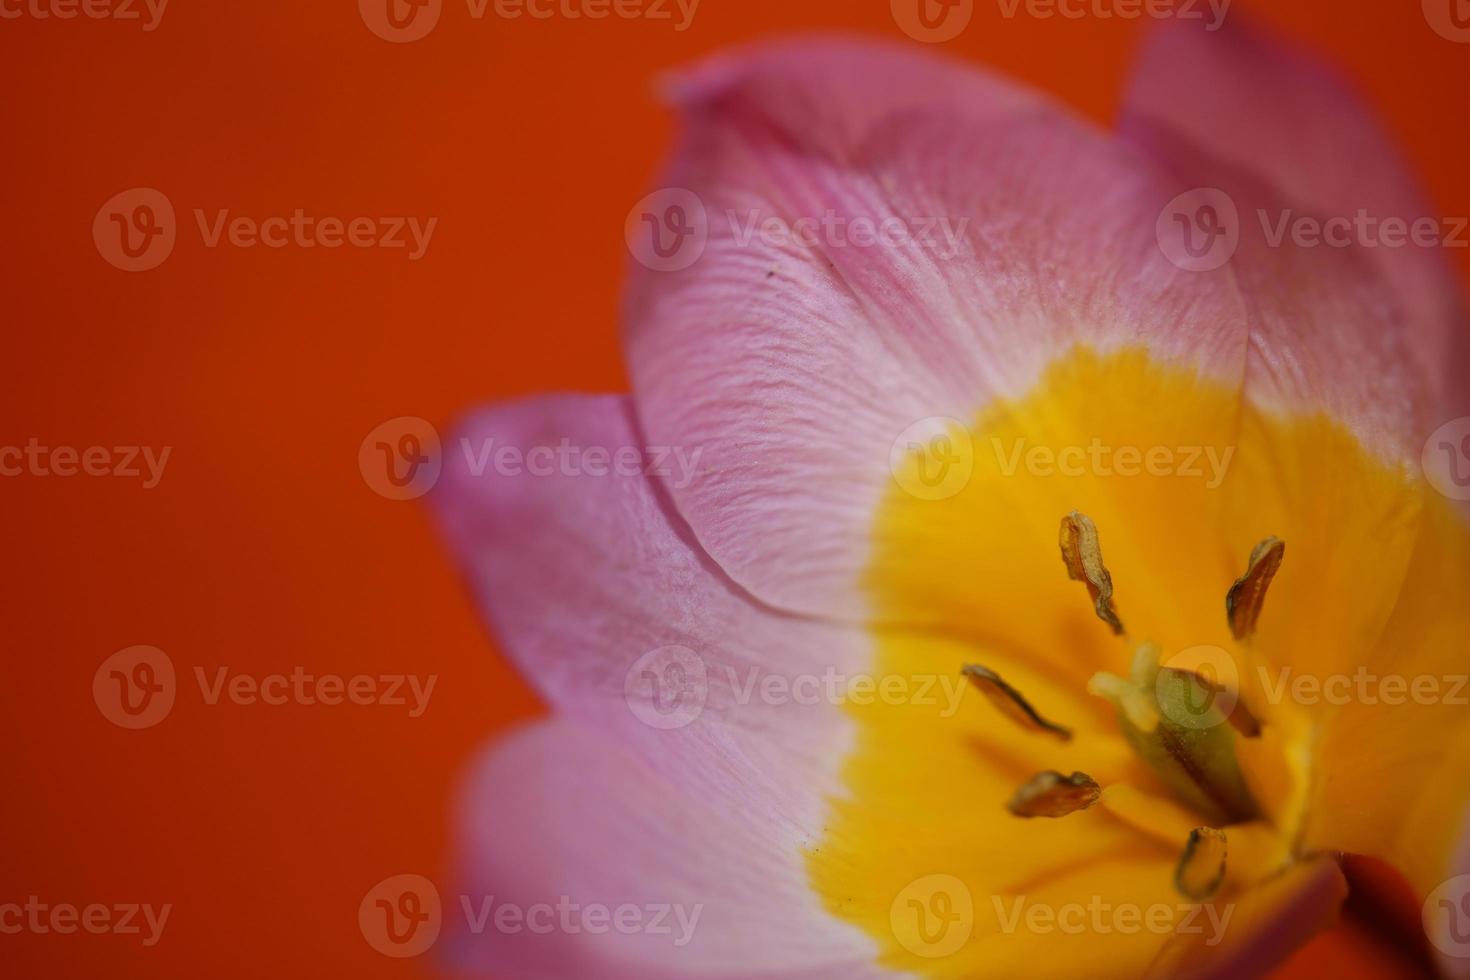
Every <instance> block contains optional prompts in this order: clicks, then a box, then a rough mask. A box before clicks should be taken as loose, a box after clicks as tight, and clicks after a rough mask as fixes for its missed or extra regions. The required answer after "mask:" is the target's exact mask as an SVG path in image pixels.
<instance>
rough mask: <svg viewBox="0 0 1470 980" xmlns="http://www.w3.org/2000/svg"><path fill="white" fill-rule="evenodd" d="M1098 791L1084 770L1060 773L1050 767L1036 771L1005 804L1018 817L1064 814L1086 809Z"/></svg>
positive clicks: (1063, 815) (1095, 782)
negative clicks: (1042, 770) (1070, 773)
mask: <svg viewBox="0 0 1470 980" xmlns="http://www.w3.org/2000/svg"><path fill="white" fill-rule="evenodd" d="M1101 795H1102V787H1100V786H1098V784H1097V781H1096V780H1094V779H1093V778H1092V777H1091V776H1089V775H1087V773H1085V772H1074V773H1072V775H1070V776H1063V775H1062V774H1061V773H1059V772H1056V771H1054V770H1047V771H1046V772H1039V773H1037V774H1036V775H1035V776H1032V777H1031V779H1030V781H1029V782H1027V783H1026V785H1024V786H1022V787H1021V788H1020V789H1018V790H1016V795H1015V796H1013V797H1012V798H1011V802H1009V803H1007V804H1006V809H1007V810H1010V811H1011V812H1012V813H1014V814H1015V815H1016V816H1018V817H1025V818H1027V819H1028V820H1029V819H1031V818H1032V817H1065V816H1066V815H1067V814H1069V813H1076V812H1077V811H1078V810H1086V809H1087V808H1088V807H1090V806H1092V805H1093V804H1094V803H1096V802H1097V800H1098V797H1099V796H1101Z"/></svg>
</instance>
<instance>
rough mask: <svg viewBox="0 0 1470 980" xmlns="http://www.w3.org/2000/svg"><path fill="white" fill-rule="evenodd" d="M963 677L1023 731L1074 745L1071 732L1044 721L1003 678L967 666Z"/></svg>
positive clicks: (972, 665)
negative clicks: (1042, 733) (1054, 737)
mask: <svg viewBox="0 0 1470 980" xmlns="http://www.w3.org/2000/svg"><path fill="white" fill-rule="evenodd" d="M960 673H961V674H963V675H964V676H966V677H968V678H969V679H970V682H971V683H972V684H974V685H975V686H976V687H978V688H979V689H980V690H981V691H982V692H983V693H984V694H985V696H986V697H987V698H989V699H990V703H991V704H993V705H995V706H996V707H997V708H999V709H1000V710H1001V713H1002V714H1004V715H1005V716H1006V717H1008V718H1010V719H1011V720H1012V721H1014V722H1015V723H1016V724H1018V725H1020V726H1021V727H1022V728H1025V729H1027V730H1029V731H1033V732H1046V733H1047V734H1049V735H1055V736H1056V737H1057V738H1059V739H1061V740H1062V741H1063V742H1068V741H1071V739H1072V730H1071V729H1070V728H1066V727H1064V726H1062V725H1058V724H1056V723H1055V722H1051V721H1047V720H1046V719H1045V718H1043V717H1042V716H1041V712H1039V711H1037V710H1036V709H1035V708H1033V707H1032V706H1031V702H1030V701H1027V700H1026V699H1025V698H1024V697H1022V696H1021V692H1020V691H1018V690H1016V689H1015V688H1014V687H1011V685H1009V684H1007V683H1006V682H1005V681H1003V680H1001V678H1000V675H999V674H997V673H996V672H995V671H993V670H991V669H990V668H989V667H981V666H979V665H978V664H967V665H966V666H965V667H964V669H962V670H961V671H960Z"/></svg>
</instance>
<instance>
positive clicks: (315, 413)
mask: <svg viewBox="0 0 1470 980" xmlns="http://www.w3.org/2000/svg"><path fill="white" fill-rule="evenodd" d="M5 2H6V4H14V3H15V2H16V0H5ZM978 6H979V7H980V8H981V9H980V10H979V11H978V12H977V15H976V19H975V21H974V23H973V24H972V25H971V26H970V28H969V29H968V30H967V31H966V32H965V34H964V35H962V36H961V37H960V38H959V39H958V40H957V41H955V42H953V43H951V44H948V45H945V47H947V48H949V49H950V50H951V51H954V52H958V53H961V54H963V55H964V56H966V57H970V58H974V59H977V60H984V61H987V62H990V63H992V64H994V65H997V66H999V67H1000V68H1001V69H1003V70H1005V71H1007V72H1009V73H1011V74H1014V75H1016V76H1019V77H1022V78H1024V79H1027V80H1029V81H1031V82H1032V83H1034V84H1036V85H1039V86H1041V87H1043V88H1046V89H1049V90H1051V91H1053V92H1055V93H1057V94H1058V95H1060V96H1061V97H1063V98H1064V99H1066V100H1068V101H1070V102H1072V103H1074V104H1076V105H1078V106H1080V107H1082V109H1083V110H1084V111H1085V112H1086V113H1088V114H1090V115H1092V116H1095V117H1097V118H1099V119H1103V120H1106V119H1110V118H1112V116H1113V114H1114V112H1115V111H1116V107H1117V102H1118V98H1119V92H1120V87H1121V83H1122V80H1123V78H1124V75H1125V71H1126V69H1127V66H1128V63H1129V59H1130V56H1131V54H1132V52H1133V50H1134V48H1135V46H1136V45H1137V43H1138V41H1139V38H1140V31H1141V29H1142V25H1141V24H1139V23H1137V22H1121V21H1102V20H1096V19H1088V20H1084V21H1081V22H1070V21H1062V20H1050V21H1038V20H1025V19H1019V20H1005V19H1003V18H1002V17H1001V16H1000V14H999V8H998V7H997V6H996V5H995V4H994V3H989V2H986V0H981V2H980V3H979V5H978ZM1241 9H1249V10H1251V11H1254V12H1256V13H1258V14H1259V15H1260V16H1261V18H1262V19H1265V20H1267V21H1270V22H1272V23H1274V24H1276V25H1278V26H1279V27H1280V28H1281V29H1283V30H1285V31H1287V32H1288V33H1290V34H1293V35H1296V36H1299V37H1301V38H1303V39H1306V40H1308V41H1309V42H1310V43H1312V44H1314V45H1315V46H1317V47H1318V48H1320V49H1323V50H1325V51H1327V52H1329V53H1330V54H1331V55H1333V56H1334V57H1336V58H1337V59H1338V60H1339V61H1340V62H1342V63H1344V64H1345V65H1346V66H1347V67H1348V68H1349V69H1350V70H1351V72H1352V73H1353V74H1354V75H1356V76H1357V78H1358V79H1359V80H1360V81H1361V82H1362V83H1363V86H1364V87H1365V89H1366V91H1367V92H1368V94H1369V96H1370V97H1371V99H1372V100H1373V101H1374V102H1375V103H1376V104H1377V105H1378V106H1379V108H1380V109H1381V110H1382V111H1383V112H1384V113H1385V114H1386V116H1387V117H1388V119H1389V122H1390V125H1391V128H1392V129H1393V130H1394V132H1395V133H1396V134H1397V135H1398V136H1399V137H1400V138H1401V139H1402V140H1403V142H1404V144H1405V146H1406V147H1407V149H1408V152H1409V154H1410V157H1411V158H1412V160H1413V161H1414V162H1415V163H1416V164H1417V165H1418V166H1419V167H1420V168H1421V169H1422V171H1423V172H1424V174H1425V175H1426V177H1427V180H1428V183H1429V189H1430V191H1431V192H1432V194H1433V197H1434V199H1435V201H1436V203H1437V206H1438V208H1439V209H1440V211H1441V213H1443V214H1445V215H1467V214H1470V184H1467V182H1466V181H1465V180H1464V178H1463V173H1464V171H1465V167H1466V161H1467V160H1470V130H1467V128H1466V127H1465V125H1464V121H1465V103H1464V99H1465V95H1466V93H1467V92H1470V46H1465V45H1455V44H1451V43H1449V42H1448V41H1445V40H1443V39H1441V38H1440V37H1439V36H1437V35H1436V34H1434V33H1433V32H1432V31H1431V30H1430V29H1429V28H1428V27H1427V26H1426V23H1425V20H1424V19H1423V17H1422V16H1421V14H1420V10H1419V5H1418V3H1414V2H1407V0H1404V2H1398V3H1393V4H1389V3H1383V2H1381V0H1360V2H1357V3H1345V2H1342V0H1282V2H1279V3H1271V4H1268V3H1264V2H1255V3H1251V2H1249V0H1240V2H1239V3H1238V4H1237V9H1236V11H1233V12H1232V15H1234V13H1236V12H1239V10H1241ZM812 28H851V29H860V30H864V31H868V32H876V33H878V34H882V35H887V36H891V37H894V38H896V39H901V35H900V32H899V31H898V30H897V28H896V27H895V26H894V24H893V21H892V20H891V18H890V15H889V9H888V3H887V2H886V0H704V2H703V3H702V4H701V5H700V7H699V10H698V14H697V16H696V18H695V20H694V22H693V26H692V28H691V29H690V30H688V31H687V32H685V33H675V32H674V31H673V29H672V27H671V25H670V24H669V23H667V22H651V21H646V20H634V21H620V20H606V21H596V22H592V21H586V20H582V21H574V20H568V19H565V18H558V19H554V20H551V21H546V22H538V21H530V20H520V21H507V20H498V19H495V18H494V17H493V16H492V17H487V18H486V19H484V20H480V21H475V20H472V19H470V17H469V16H468V14H467V11H466V7H465V5H464V2H463V0H447V2H446V4H445V9H444V14H443V19H442V21H441V22H440V24H439V25H438V27H437V29H436V30H435V31H434V32H433V33H432V34H431V35H430V36H428V37H427V38H425V39H424V40H422V41H419V42H417V43H413V44H405V45H393V44H388V43H386V42H384V41H382V40H380V39H379V38H378V37H376V36H374V35H373V34H372V33H370V32H369V31H368V30H367V29H366V27H365V26H364V24H363V22H362V21H361V20H360V18H359V15H358V11H357V9H356V5H355V3H354V2H353V0H333V2H330V3H324V2H319V0H316V2H301V0H297V2H289V3H288V2H280V0H277V2H262V0H257V2H248V3H247V2H241V0H209V2H207V3H206V2H190V0H173V3H171V4H170V6H169V7H168V9H167V11H166V14H165V16H164V17H163V19H162V21H161V23H160V26H159V28H158V29H157V30H156V31H154V32H151V33H145V32H143V31H142V30H141V28H140V26H139V25H138V23H137V22H132V23H126V22H115V21H89V20H73V21H57V20H50V21H36V20H34V19H21V20H0V76H3V78H4V80H5V83H6V84H5V89H4V91H5V95H4V97H3V98H0V118H3V120H4V127H3V133H4V138H5V140H6V143H7V152H6V154H5V158H6V163H5V167H4V170H5V175H6V176H5V181H4V184H5V198H6V205H5V208H4V211H3V218H4V221H3V227H0V277H3V282H4V287H5V288H4V301H5V313H4V319H5V322H6V327H5V330H4V339H3V365H4V369H5V374H4V377H5V381H4V384H3V386H0V445H22V444H24V443H25V442H26V440H27V439H29V438H30V437H33V436H34V437H37V438H38V439H40V440H41V441H42V442H44V443H48V444H51V445H72V446H79V447H85V446H92V445H102V446H112V445H137V444H142V445H149V446H154V447H162V446H170V447H172V450H173V452H172V457H171V459H170V461H169V465H168V468H167V470H166V472H165V475H164V478H163V480H162V482H161V484H160V485H159V486H158V487H157V488H156V489H153V490H144V489H142V488H141V486H140V485H139V481H137V480H119V479H102V478H72V479H61V478H54V477H53V478H39V477H35V476H23V477H19V478H10V479H0V527H3V536H0V547H3V552H0V554H3V565H0V567H3V575H4V577H5V580H6V581H5V583H4V590H3V595H4V601H3V606H4V610H5V614H4V617H3V622H4V631H5V660H4V663H5V666H6V670H5V671H4V674H3V683H0V733H3V735H4V744H5V749H4V751H3V752H0V842H3V843H0V903H4V902H7V901H24V900H25V898H26V897H27V896H29V895H31V894H36V895H38V896H39V897H41V898H42V899H43V900H46V901H50V902H72V903H76V904H79V905H81V904H86V903H90V902H104V903H117V902H151V903H154V904H155V905H159V904H162V903H172V904H173V905H174V911H173V914H172V917H171V919H170V921H169V923H168V927H167V930H166V932H165V933H164V937H163V941H162V942H161V943H160V944H159V945H158V946H157V947H155V948H152V949H144V948H142V947H141V944H140V943H139V941H138V939H137V937H120V936H111V935H108V936H87V935H75V936H57V935H48V936H35V935H19V936H7V935H0V969H3V972H4V973H5V974H6V975H8V976H27V977H29V976H58V977H76V976H109V977H196V976H203V975H208V976H214V977H259V976H316V975H328V974H330V975H343V976H351V977H412V976H427V975H432V974H433V973H434V972H435V970H436V964H435V962H434V961H433V958H432V956H429V957H425V958H423V959H421V960H414V961H398V960H390V959H387V958H385V957H383V956H381V955H379V954H378V953H376V952H375V951H373V950H372V949H371V948H369V946H368V945H367V944H366V943H365V942H364V939H363V937H362V935H361V934H360V933H359V931H358V927H357V906H358V902H359V900H360V899H361V898H362V896H363V895H364V893H365V892H366V891H367V890H368V889H369V888H370V887H371V886H372V885H373V884H375V883H376V882H378V881H379V880H380V879H382V878H384V877H386V876H388V875H392V874H397V873H400V872H420V873H423V874H426V875H429V876H430V877H441V878H442V876H443V873H444V871H445V870H446V867H445V865H446V861H447V853H448V841H447V837H446V831H445V826H446V808H447V804H448V801H449V799H450V797H451V795H452V788H453V785H454V783H455V780H456V778H457V774H458V773H459V771H460V770H461V767H462V765H463V764H464V763H465V761H466V760H467V759H468V758H469V756H470V755H471V753H472V752H473V751H474V750H475V748H476V747H477V746H478V745H479V744H481V743H482V742H483V741H484V740H485V739H486V738H487V737H488V736H490V735H492V734H493V733H495V732H497V731H500V730H503V729H504V728H506V727H507V726H508V725H510V724H512V723H514V722H516V721H518V720H521V719H526V718H530V717H533V716H535V715H536V714H537V713H538V712H539V711H540V710H541V709H540V708H539V707H538V705H537V702H536V700H535V698H534V697H533V696H531V695H530V694H529V693H528V692H527V689H526V687H525V685H524V684H523V683H522V682H521V681H520V680H519V679H518V678H517V677H516V676H515V674H514V673H513V672H512V671H511V670H510V669H509V668H508V667H507V666H506V664H505V663H504V662H503V661H502V660H501V658H500V657H499V655H498V654H497V653H496V652H495V649H494V644H493V642H492V641H491V640H489V639H487V637H486V636H485V635H484V634H483V632H482V630H481V628H480V626H479V623H478V621H477V618H476V616H475V613H474V611H473V610H472V608H471V606H470V604H469V602H468V601H467V599H466V595H465V592H464V590H463V589H462V588H461V585H460V583H459V582H458V581H457V580H456V577H455V575H454V574H453V573H452V572H451V569H450V567H449V565H448V563H447V562H446V561H445V559H444V556H443V554H442V552H441V549H440V546H439V543H438V542H437V540H436V539H435V535H434V533H433V530H432V528H431V526H430V523H429V521H428V519H427V515H426V512H425V510H424V508H423V507H422V506H421V505H418V504H413V503H395V502H390V501H388V500H385V499H383V498H382V497H379V496H377V495H376V494H374V493H373V492H372V491H371V490H369V488H368V487H367V486H366V485H365V483H364V480H363V478H362V476H361V475H360V474H359V471H358V465H357V452H358V446H359V444H360V443H361V441H362V440H363V438H364V436H366V435H367V433H368V432H369V431H370V430H371V429H373V428H374V427H375V426H377V425H378V424H379V423H381V422H383V421H384V420H387V419H390V418H393V417H395V416H402V415H414V416H423V417H425V418H427V419H430V420H432V421H433V422H434V423H435V424H437V425H439V426H440V427H441V429H443V428H444V427H446V426H447V424H448V423H449V422H450V421H451V420H452V419H453V418H454V417H456V415H457V414H458V413H460V412H462V411H463V410H465V409H466V408H468V407H469V406H472V405H474V404H476V403H479V402H483V401H487V400H492V399H500V398H508V397H515V396H518V395H522V394H525V393H529V392H536V391H542V390H545V389H570V390H587V391H598V390H609V389H613V390H618V389H623V388H624V387H625V386H626V381H625V375H624V372H623V368H622V365H621V363H620V355H619V350H618V342H617V335H616V323H615V320H616V315H615V311H616V306H617V299H618V290H619V283H620V280H621V277H622V269H623V266H624V264H625V262H626V261H627V258H626V254H625V249H624V244H623V240H622V229H623V222H624V218H625V216H626V214H627V212H628V209H629V208H630V207H631V206H632V204H633V203H634V202H635V201H637V200H638V199H639V198H640V197H641V196H642V195H643V194H644V193H645V192H646V190H647V189H648V188H649V186H650V182H651V181H652V180H653V179H654V178H655V175H656V172H657V165H658V161H659V160H660V159H661V157H662V154H663V153H664V152H665V151H666V149H667V147H668V144H669V140H670V135H671V130H670V120H669V119H668V118H667V117H666V115H665V113H664V112H663V111H662V110H661V109H660V108H659V107H658V106H657V105H656V104H655V102H654V101H653V99H652V98H651V96H650V85H649V83H650V80H651V79H652V78H653V77H654V76H655V75H656V73H657V72H658V71H659V70H661V69H663V68H665V67H668V66H671V65H675V64H678V63H680V62H683V61H685V60H687V59H690V58H693V57H695V56H698V55H700V54H702V53H704V52H707V51H710V50H713V49H716V48H720V47H722V46H725V45H728V44H730V43H732V42H736V41H740V40H744V39H748V38H753V37H760V36H765V35H770V34H773V33H776V32H780V31H789V30H795V29H812ZM136 186H151V187H156V188H158V189H160V190H162V191H163V192H164V193H165V194H167V195H168V196H169V198H171V200H172V202H173V204H174V207H175V208H176V209H177V211H178V214H179V243H178V247H177V248H176V250H175V251H174V253H173V255H172V257H171V258H170V259H169V260H168V261H167V262H165V263H164V264H163V265H162V266H161V267H160V268H158V269H156V270H154V271H151V272H144V273H124V272H121V271H118V270H117V269H114V268H112V267H111V266H109V265H107V264H106V263H105V262H104V261H103V260H102V259H101V258H100V256H99V254H98V251H97V250H96V249H95V248H94V246H93V243H92V239H91V226H92V220H93V217H94V215H95V214H96V213H97V210H98V208H99V207H100V206H101V204H102V202H104V201H105V200H107V199H108V198H109V197H111V196H112V195H113V194H115V193H117V192H119V191H122V190H124V189H127V188H131V187H136ZM297 207H300V208H304V209H305V210H306V211H307V212H308V213H309V214H312V215H316V216H327V215H335V216H340V217H353V216H357V215H369V216H380V215H416V216H420V217H431V216H433V217H438V218H439V225H438V228H437V230H436V232H435V234H434V238H433V240H432V244H431V246H430V249H429V251H428V254H427V256H426V257H425V258H424V259H423V260H422V261H418V262H409V261H407V260H406V258H405V256H404V254H403V252H401V251H399V252H384V251H380V250H365V249H350V248H343V249H339V250H335V251H325V250H322V249H315V250H309V251H308V250H302V249H299V248H287V249H282V250H271V249H265V248H255V249H239V248H230V247H220V248H214V249H209V248H205V247H204V246H203V244H202V243H201V240H200V236H199V234H198V232H197V230H196V229H195V227H194V224H193V218H192V211H193V209H195V208H202V209H204V210H205V211H206V212H208V213H210V214H213V213H214V212H215V211H217V210H218V209H222V208H228V209H229V210H230V211H231V214H232V215H249V216H254V217H258V218H263V217H266V216H269V215H274V214H289V213H290V212H291V211H292V210H293V209H295V208H297ZM1460 258H1461V260H1462V261H1464V258H1465V257H1464V256H1463V255H1461V256H1460ZM134 644H152V645H155V646H158V647H160V648H162V649H163V650H165V651H166V652H167V653H168V654H169V655H170V656H171V657H172V658H173V661H174V663H175V665H176V666H177V667H178V669H179V674H180V696H179V703H178V705H177V706H176V707H175V709H174V711H173V713H172V715H171V716H170V717H169V718H168V719H167V720H166V721H164V722H163V723H162V724H160V725H159V726H157V727H155V728H152V729H148V730H146V731H137V732H133V731H124V730H122V729H120V728H117V727H114V726H113V725H111V724H110V723H109V722H107V721H106V720H105V719H104V718H103V717H102V716H101V715H100V713H99V711H98V710H97V708H96V707H95V706H94V704H93V701H92V698H91V694H90V691H91V682H92V676H93V673H94V671H96V669H97V667H98V665H99V664H100V663H101V662H102V660H103V659H105V658H106V657H108V656H109V655H110V654H112V653H113V652H115V651H117V650H119V649H122V648H124V647H128V646H131V645H134ZM297 665H301V666H304V667H305V668H306V669H308V670H310V671H313V672H315V673H318V674H320V673H330V672H336V673H340V674H347V675H350V674H354V673H367V674H377V673H418V674H430V673H433V674H437V675H438V678H439V680H438V686H437V688H436V690H435V692H434V696H433V700H432V702H431V705H430V709H429V711H428V712H427V714H425V715H424V716H423V717H422V718H419V719H410V718H408V717H407V715H406V709H393V708H386V707H352V706H342V707H321V706H317V707H305V706H293V707H275V708H272V707H265V706H254V707H245V706H235V705H229V704H221V705H218V706H214V707H210V706H207V705H206V704H204V702H203V700H202V699H201V698H200V697H199V695H198V692H197V688H196V687H195V686H194V684H193V679H192V669H193V668H194V667H196V666H199V667H204V668H206V669H207V670H209V671H213V670H214V669H216V668H218V667H221V666H228V667H230V668H231V669H232V670H234V671H247V672H250V673H252V674H264V673H269V672H287V673H288V672H290V670H291V669H292V668H293V667H295V666H297ZM513 791H514V787H506V792H513ZM1379 959H1381V957H1380V955H1379V954H1378V953H1376V952H1374V950H1373V949H1372V948H1371V947H1369V946H1365V945H1362V944H1360V943H1356V942H1354V943H1352V944H1351V945H1349V940H1347V939H1344V938H1343V937H1341V936H1336V937H1329V938H1327V939H1324V940H1319V941H1318V942H1317V943H1315V944H1314V945H1313V947H1311V948H1310V949H1309V950H1307V951H1306V952H1304V953H1303V954H1301V955H1300V956H1299V957H1298V960H1297V966H1298V968H1299V969H1301V970H1302V971H1305V970H1306V969H1308V968H1317V969H1321V968H1331V969H1333V970H1334V971H1335V972H1337V973H1338V974H1339V975H1351V974H1353V973H1354V971H1367V970H1368V967H1369V965H1370V964H1373V963H1375V962H1377V961H1378V960H1379ZM1303 975H1306V973H1305V972H1303Z"/></svg>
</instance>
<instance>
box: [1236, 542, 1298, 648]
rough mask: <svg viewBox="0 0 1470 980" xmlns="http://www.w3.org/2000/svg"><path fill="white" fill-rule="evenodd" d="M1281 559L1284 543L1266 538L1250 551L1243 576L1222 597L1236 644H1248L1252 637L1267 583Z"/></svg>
mask: <svg viewBox="0 0 1470 980" xmlns="http://www.w3.org/2000/svg"><path fill="white" fill-rule="evenodd" d="M1285 556H1286V542H1284V541H1282V540H1281V539H1280V538H1267V539H1266V540H1265V541H1262V542H1261V543H1260V544H1258V545H1256V546H1255V548H1254V549H1252V551H1251V560H1250V565H1249V567H1247V568H1246V572H1245V574H1244V575H1242V576H1241V577H1240V578H1238V579H1236V580H1235V584H1234V585H1232V586H1231V587H1230V592H1229V593H1228V594H1226V596H1225V615H1226V616H1227V617H1228V618H1229V620H1230V632H1231V633H1233V634H1235V638H1236V639H1237V640H1248V639H1250V638H1251V637H1252V636H1254V635H1255V632H1256V620H1258V619H1260V618H1261V607H1262V606H1264V605H1265V603H1266V590H1267V589H1269V588H1270V587H1271V580H1272V579H1274V578H1275V577H1276V572H1277V571H1278V570H1279V569H1280V568H1281V559H1282V558H1284V557H1285Z"/></svg>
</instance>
